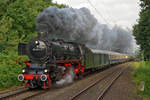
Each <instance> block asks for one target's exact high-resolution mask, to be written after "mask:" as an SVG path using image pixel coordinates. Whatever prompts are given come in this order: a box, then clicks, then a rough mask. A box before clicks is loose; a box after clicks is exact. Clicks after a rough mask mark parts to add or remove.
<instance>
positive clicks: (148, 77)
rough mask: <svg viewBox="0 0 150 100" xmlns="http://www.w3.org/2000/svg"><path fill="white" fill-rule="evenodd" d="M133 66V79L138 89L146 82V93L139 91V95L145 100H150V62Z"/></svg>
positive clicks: (134, 63)
mask: <svg viewBox="0 0 150 100" xmlns="http://www.w3.org/2000/svg"><path fill="white" fill-rule="evenodd" d="M131 65H132V66H134V67H135V70H134V72H133V77H134V81H135V83H136V84H137V85H138V87H140V85H141V82H144V91H140V89H138V90H137V93H138V94H139V95H141V96H142V97H144V99H145V100H150V61H141V62H133V63H132V64H131Z"/></svg>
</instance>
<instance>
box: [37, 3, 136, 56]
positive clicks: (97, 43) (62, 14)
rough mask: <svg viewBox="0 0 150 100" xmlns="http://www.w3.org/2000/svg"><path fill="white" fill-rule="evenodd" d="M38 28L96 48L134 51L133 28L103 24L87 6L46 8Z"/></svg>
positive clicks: (48, 33)
mask: <svg viewBox="0 0 150 100" xmlns="http://www.w3.org/2000/svg"><path fill="white" fill-rule="evenodd" d="M36 27H37V30H38V32H39V33H40V32H44V34H43V35H44V36H46V37H49V38H63V39H65V40H68V41H75V42H80V43H84V44H86V45H87V46H88V47H90V48H94V49H101V50H111V51H116V52H120V53H128V54H131V53H133V52H134V51H135V50H134V47H135V45H136V44H135V40H134V37H133V36H132V32H131V30H125V29H123V28H121V27H119V26H115V27H113V28H109V27H108V26H107V25H104V24H100V23H98V22H97V20H96V19H95V17H94V16H93V15H92V14H91V13H90V11H89V10H88V9H87V8H80V9H73V8H62V9H59V8H57V7H55V6H54V7H49V8H46V9H45V10H44V11H43V12H42V13H41V14H39V15H38V17H37V22H36Z"/></svg>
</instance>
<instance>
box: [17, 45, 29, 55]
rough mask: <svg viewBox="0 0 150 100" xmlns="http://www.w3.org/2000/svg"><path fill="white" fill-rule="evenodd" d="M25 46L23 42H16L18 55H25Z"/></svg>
mask: <svg viewBox="0 0 150 100" xmlns="http://www.w3.org/2000/svg"><path fill="white" fill-rule="evenodd" d="M26 46H27V44H25V43H19V44H18V55H26V54H27V51H26Z"/></svg>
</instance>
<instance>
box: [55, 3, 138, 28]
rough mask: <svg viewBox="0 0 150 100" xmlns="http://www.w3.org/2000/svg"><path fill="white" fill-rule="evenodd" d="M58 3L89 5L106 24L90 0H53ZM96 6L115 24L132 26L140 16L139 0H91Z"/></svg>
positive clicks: (79, 5)
mask: <svg viewBox="0 0 150 100" xmlns="http://www.w3.org/2000/svg"><path fill="white" fill-rule="evenodd" d="M53 1H54V2H57V3H60V4H61V3H63V4H67V5H69V6H71V7H73V8H81V7H87V8H89V9H90V11H91V13H92V14H93V15H94V16H95V17H96V18H97V20H98V21H99V22H100V23H102V24H106V22H105V21H104V19H103V18H102V17H101V16H99V14H98V13H97V12H96V11H95V9H94V8H93V7H92V6H91V5H90V4H89V2H88V0H53ZM89 1H91V3H92V4H93V5H94V6H95V8H96V9H97V10H98V12H100V14H102V16H103V17H104V18H105V19H106V20H107V22H108V23H109V24H110V25H111V26H113V25H115V24H116V25H119V26H122V27H128V28H132V26H133V25H134V24H135V23H136V20H137V19H138V18H139V16H138V14H139V10H140V7H139V0H89Z"/></svg>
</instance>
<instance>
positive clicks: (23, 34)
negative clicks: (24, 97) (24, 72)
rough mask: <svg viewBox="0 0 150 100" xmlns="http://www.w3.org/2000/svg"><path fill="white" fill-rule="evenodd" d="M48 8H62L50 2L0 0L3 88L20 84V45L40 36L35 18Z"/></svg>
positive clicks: (1, 75) (48, 0)
mask: <svg viewBox="0 0 150 100" xmlns="http://www.w3.org/2000/svg"><path fill="white" fill-rule="evenodd" d="M49 6H57V7H59V8H63V7H65V5H58V4H54V3H52V2H51V0H36V1H35V0H8V1H7V2H6V0H0V88H7V87H10V86H13V85H19V84H20V83H19V82H18V80H17V75H18V74H19V73H20V71H21V69H22V67H23V66H22V65H20V64H19V63H17V62H19V61H20V60H26V59H27V57H20V56H18V54H17V44H18V43H19V42H27V41H29V40H30V39H31V38H33V37H35V36H36V35H37V32H36V29H35V23H36V16H37V15H38V14H39V13H41V12H42V11H43V9H45V8H47V7H49Z"/></svg>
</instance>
